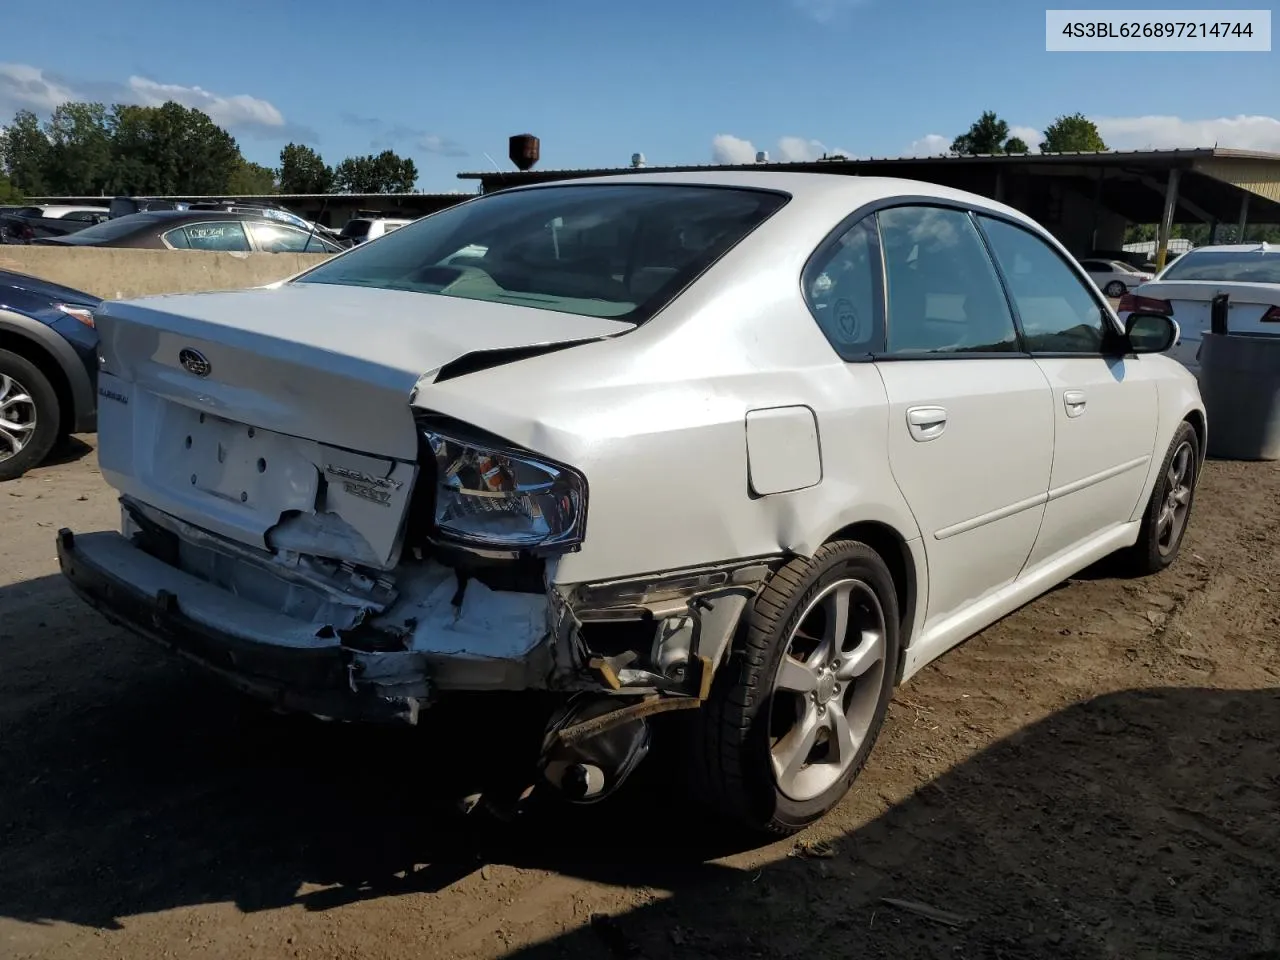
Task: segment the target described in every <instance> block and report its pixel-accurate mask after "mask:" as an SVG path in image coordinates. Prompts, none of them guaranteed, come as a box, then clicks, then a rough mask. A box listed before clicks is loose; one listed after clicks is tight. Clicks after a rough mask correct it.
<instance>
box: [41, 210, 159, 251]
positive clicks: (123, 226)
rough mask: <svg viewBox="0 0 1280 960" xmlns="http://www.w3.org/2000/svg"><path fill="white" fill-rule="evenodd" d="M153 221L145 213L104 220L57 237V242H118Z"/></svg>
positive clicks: (153, 218) (152, 218)
mask: <svg viewBox="0 0 1280 960" xmlns="http://www.w3.org/2000/svg"><path fill="white" fill-rule="evenodd" d="M154 220H155V217H149V216H147V215H146V214H145V213H131V214H129V216H127V217H116V219H114V220H104V221H103V222H102V223H98V224H94V225H93V226H92V227H85V228H84V229H83V230H77V231H76V232H75V233H70V234H67V235H66V236H65V237H58V238H57V241H58V242H59V243H89V244H93V243H102V242H104V241H107V240H118V239H120V238H121V237H127V236H129V235H130V234H134V233H137V232H138V231H139V230H140V229H142V228H143V227H144V226H146V225H147V224H149V223H152V222H153V221H154Z"/></svg>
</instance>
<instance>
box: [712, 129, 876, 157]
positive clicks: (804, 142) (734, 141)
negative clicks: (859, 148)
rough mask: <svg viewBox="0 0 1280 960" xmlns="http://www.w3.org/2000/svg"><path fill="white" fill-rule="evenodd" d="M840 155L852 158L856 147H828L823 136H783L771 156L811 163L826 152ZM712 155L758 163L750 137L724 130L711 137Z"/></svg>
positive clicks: (825, 154) (831, 154) (826, 153)
mask: <svg viewBox="0 0 1280 960" xmlns="http://www.w3.org/2000/svg"><path fill="white" fill-rule="evenodd" d="M836 155H839V156H845V157H849V158H851V159H852V158H853V157H854V154H853V152H852V151H850V150H843V149H840V148H839V147H828V146H827V145H826V144H824V143H823V142H822V141H821V140H812V139H808V138H806V137H780V138H779V139H778V145H777V148H776V150H775V151H774V153H773V154H771V155H770V157H769V159H770V160H775V161H782V162H784V163H807V162H810V161H813V160H817V159H819V158H820V157H823V156H828V157H830V156H836ZM711 159H712V161H714V162H715V163H755V162H756V145H755V144H754V143H752V142H751V141H750V140H743V139H742V138H741V137H735V136H733V135H732V134H728V133H722V134H720V135H718V136H716V137H715V138H713V139H712V141H711Z"/></svg>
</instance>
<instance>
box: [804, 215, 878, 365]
mask: <svg viewBox="0 0 1280 960" xmlns="http://www.w3.org/2000/svg"><path fill="white" fill-rule="evenodd" d="M879 270H880V251H879V250H878V249H877V238H876V221H875V217H874V216H870V217H868V218H867V219H865V220H862V221H860V222H858V223H856V224H854V225H853V226H852V227H850V228H849V229H848V230H846V231H845V233H844V234H843V235H842V236H841V237H840V238H839V239H838V240H837V241H836V242H835V243H833V244H831V245H830V246H829V247H826V248H825V249H824V248H819V250H818V253H817V256H816V257H815V258H814V259H813V260H811V261H810V262H809V265H808V267H807V268H806V269H805V277H804V294H805V300H806V302H807V303H808V304H809V310H810V311H811V312H812V313H813V316H814V318H815V319H816V320H817V321H818V327H819V328H820V329H821V330H822V332H823V333H824V334H825V335H826V337H827V339H828V340H829V341H830V342H831V346H832V347H834V348H835V351H836V353H838V354H839V355H840V356H841V358H843V359H845V360H856V359H859V358H862V357H867V356H870V355H872V354H876V353H880V352H881V351H883V350H884V330H883V329H882V327H881V322H880V311H879V310H878V309H877V301H878V300H879V284H878V283H877V278H876V275H877V273H878V272H879Z"/></svg>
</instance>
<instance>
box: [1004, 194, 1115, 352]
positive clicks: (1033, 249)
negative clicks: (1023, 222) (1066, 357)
mask: <svg viewBox="0 0 1280 960" xmlns="http://www.w3.org/2000/svg"><path fill="white" fill-rule="evenodd" d="M980 220H981V222H982V229H983V230H984V231H986V234H987V239H988V240H989V241H990V242H991V249H992V251H993V252H994V254H995V257H996V261H997V262H998V263H999V264H1000V269H1001V271H1003V273H1004V276H1005V282H1006V283H1008V285H1009V293H1010V295H1011V296H1012V297H1013V302H1014V304H1015V305H1016V306H1017V308H1018V319H1019V320H1021V321H1022V335H1023V337H1024V338H1025V339H1026V344H1027V349H1028V350H1030V351H1031V352H1032V353H1088V354H1097V353H1099V352H1101V350H1102V340H1103V335H1104V331H1105V329H1106V327H1105V324H1106V320H1105V319H1104V318H1103V315H1102V307H1101V306H1100V305H1099V304H1098V301H1097V300H1096V299H1095V298H1094V295H1093V294H1092V293H1090V291H1089V288H1088V287H1086V286H1085V283H1084V281H1083V280H1082V279H1081V278H1080V276H1079V275H1078V274H1076V273H1075V271H1073V270H1072V269H1071V268H1070V267H1068V266H1067V262H1066V261H1065V260H1064V259H1063V258H1062V257H1061V256H1060V255H1059V254H1058V252H1057V251H1056V250H1054V249H1053V248H1052V247H1051V246H1049V244H1047V243H1045V242H1044V241H1043V240H1042V239H1040V238H1039V237H1037V236H1036V235H1035V234H1033V233H1032V232H1031V231H1029V230H1024V229H1023V228H1022V227H1015V226H1014V225H1013V224H1011V223H1006V222H1005V221H1003V220H996V219H995V218H993V217H981V218H980Z"/></svg>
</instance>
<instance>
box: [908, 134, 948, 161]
mask: <svg viewBox="0 0 1280 960" xmlns="http://www.w3.org/2000/svg"><path fill="white" fill-rule="evenodd" d="M951 140H952V138H951V137H944V136H943V135H942V134H940V133H926V134H925V135H924V136H923V137H921V138H920V139H919V140H912V141H911V143H910V144H908V145H907V149H906V151H905V152H904V153H903V156H904V157H935V156H937V155H938V154H940V153H947V152H949V151H950V150H951Z"/></svg>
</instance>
